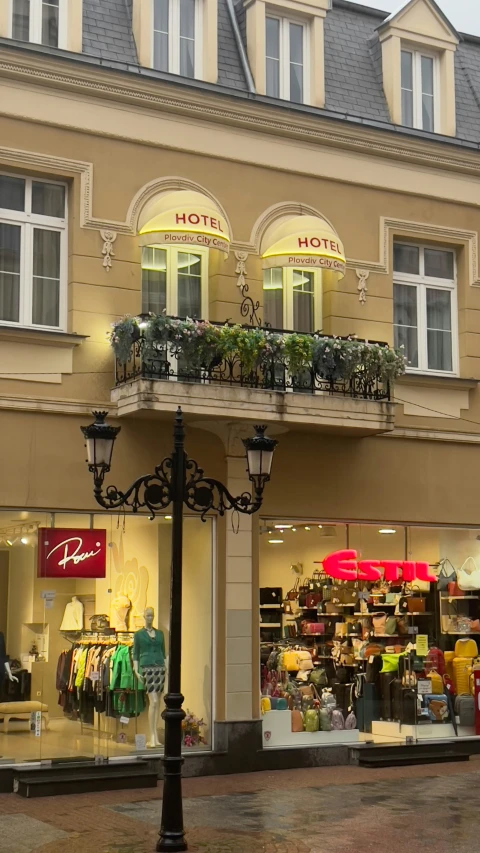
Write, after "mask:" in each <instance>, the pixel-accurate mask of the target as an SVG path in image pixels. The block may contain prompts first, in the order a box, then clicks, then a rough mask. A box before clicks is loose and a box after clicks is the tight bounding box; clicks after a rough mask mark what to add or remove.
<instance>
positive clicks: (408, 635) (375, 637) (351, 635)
mask: <svg viewBox="0 0 480 853" xmlns="http://www.w3.org/2000/svg"><path fill="white" fill-rule="evenodd" d="M349 636H350V637H354V636H355V635H354V634H350V635H349ZM411 636H413V635H411V634H373V635H372V636H371V637H370V639H371V640H376V639H377V637H395V639H401V640H408V639H410V638H411Z"/></svg>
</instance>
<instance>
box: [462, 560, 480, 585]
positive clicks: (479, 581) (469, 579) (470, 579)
mask: <svg viewBox="0 0 480 853" xmlns="http://www.w3.org/2000/svg"><path fill="white" fill-rule="evenodd" d="M467 567H468V569H467ZM457 583H458V585H459V587H460V589H461V590H463V592H471V591H472V590H476V589H480V569H478V568H477V564H476V562H475V560H474V559H473V557H467V559H466V560H465V562H464V563H463V564H462V565H461V566H460V568H459V569H458V571H457Z"/></svg>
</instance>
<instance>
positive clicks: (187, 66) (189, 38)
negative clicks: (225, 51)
mask: <svg viewBox="0 0 480 853" xmlns="http://www.w3.org/2000/svg"><path fill="white" fill-rule="evenodd" d="M180 74H182V75H183V76H184V77H194V76H195V0H180Z"/></svg>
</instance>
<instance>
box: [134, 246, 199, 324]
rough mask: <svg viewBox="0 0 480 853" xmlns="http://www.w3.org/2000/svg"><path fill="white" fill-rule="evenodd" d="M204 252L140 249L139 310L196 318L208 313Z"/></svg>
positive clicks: (158, 248) (156, 247)
mask: <svg viewBox="0 0 480 853" xmlns="http://www.w3.org/2000/svg"><path fill="white" fill-rule="evenodd" d="M207 275H208V255H207V253H206V252H201V251H195V252H184V251H182V250H181V249H170V248H167V249H165V248H163V247H162V246H144V247H143V249H142V311H143V312H144V313H148V312H152V313H153V314H161V313H162V312H165V313H167V314H173V315H174V316H179V317H191V318H192V319H200V318H201V317H206V316H207V313H208V296H207Z"/></svg>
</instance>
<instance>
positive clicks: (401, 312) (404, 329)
mask: <svg viewBox="0 0 480 853" xmlns="http://www.w3.org/2000/svg"><path fill="white" fill-rule="evenodd" d="M393 322H394V333H395V346H396V347H398V348H399V347H402V346H403V347H404V354H405V356H406V358H407V361H408V363H409V365H410V366H411V367H418V330H417V323H418V321H417V288H416V287H411V286H410V285H408V284H394V285H393Z"/></svg>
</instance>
